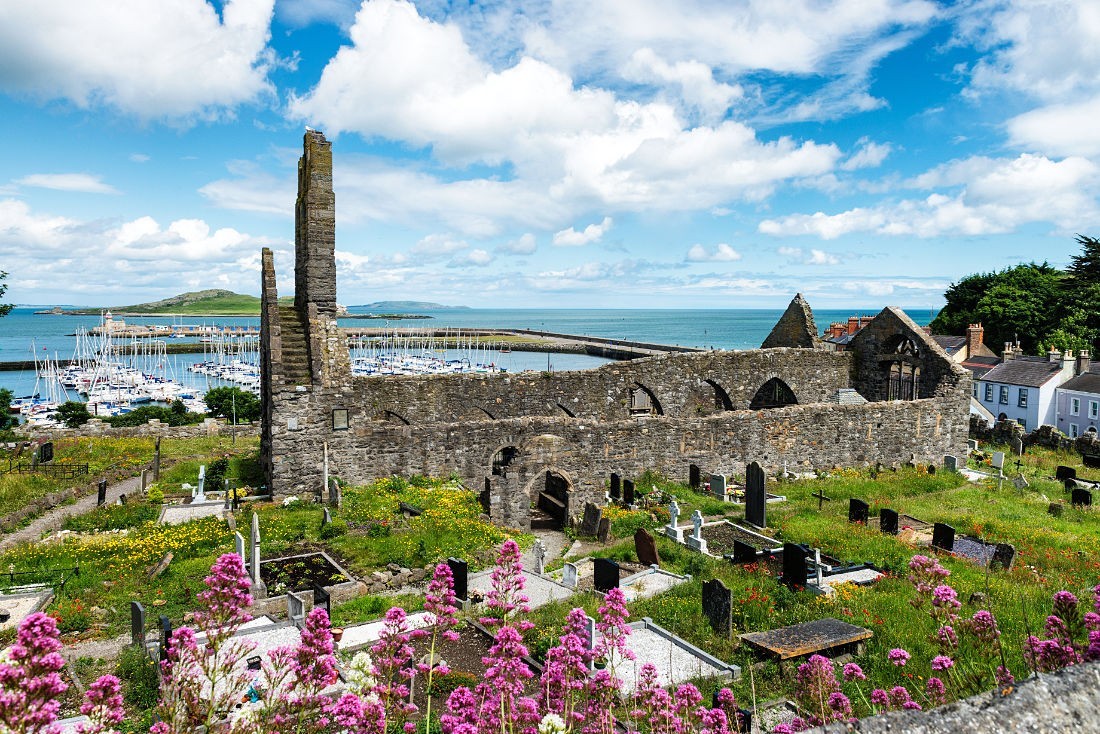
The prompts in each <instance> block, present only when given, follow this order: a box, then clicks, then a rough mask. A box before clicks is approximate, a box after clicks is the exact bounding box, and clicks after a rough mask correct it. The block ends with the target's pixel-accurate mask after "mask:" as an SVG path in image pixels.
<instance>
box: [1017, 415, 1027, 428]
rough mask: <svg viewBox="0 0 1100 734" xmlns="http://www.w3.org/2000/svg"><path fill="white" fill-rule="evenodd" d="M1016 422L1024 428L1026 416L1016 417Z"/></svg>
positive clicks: (1025, 426)
mask: <svg viewBox="0 0 1100 734" xmlns="http://www.w3.org/2000/svg"><path fill="white" fill-rule="evenodd" d="M1016 422H1017V423H1019V424H1020V425H1021V426H1022V427H1023V428H1024V429H1025V430H1026V429H1027V419H1026V418H1017V419H1016Z"/></svg>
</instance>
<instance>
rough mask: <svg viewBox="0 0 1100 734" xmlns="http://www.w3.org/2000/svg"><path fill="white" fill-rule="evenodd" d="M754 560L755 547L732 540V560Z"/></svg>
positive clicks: (749, 561) (745, 561) (740, 561)
mask: <svg viewBox="0 0 1100 734" xmlns="http://www.w3.org/2000/svg"><path fill="white" fill-rule="evenodd" d="M755 560H756V548H753V547H752V546H751V545H749V544H748V543H745V542H742V541H740V540H736V539H735V540H734V541H733V562H734V563H752V562H754V561H755Z"/></svg>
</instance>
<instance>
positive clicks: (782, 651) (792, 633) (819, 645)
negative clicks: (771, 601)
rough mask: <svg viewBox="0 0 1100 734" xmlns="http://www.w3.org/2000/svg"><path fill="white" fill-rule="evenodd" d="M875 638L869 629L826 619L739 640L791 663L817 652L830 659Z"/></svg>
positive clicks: (743, 636)
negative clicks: (846, 649) (793, 659)
mask: <svg viewBox="0 0 1100 734" xmlns="http://www.w3.org/2000/svg"><path fill="white" fill-rule="evenodd" d="M872 637H874V632H872V631H871V630H869V629H866V628H864V627H857V626H856V625H854V624H848V623H847V622H841V621H840V620H839V619H833V618H831V617H826V618H825V619H815V620H814V621H812V622H802V623H801V624H794V625H791V626H789V627H780V628H778V629H774V630H768V631H767V632H749V633H748V634H744V635H740V636H739V639H740V640H741V641H742V642H744V643H745V644H746V645H748V646H749V647H751V648H753V649H754V650H757V651H759V652H761V653H763V654H765V655H768V656H770V657H773V658H777V659H779V660H791V659H792V658H800V657H805V656H807V655H813V654H815V653H820V654H822V655H826V657H830V655H829V653H839V651H840V650H841V649H842V648H849V647H857V646H859V645H860V644H862V643H863V642H865V641H867V640H869V639H871V638H872Z"/></svg>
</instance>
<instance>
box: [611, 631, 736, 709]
mask: <svg viewBox="0 0 1100 734" xmlns="http://www.w3.org/2000/svg"><path fill="white" fill-rule="evenodd" d="M629 626H630V636H629V637H627V645H628V646H629V647H630V649H631V650H633V651H634V656H635V659H634V660H621V661H618V662H617V663H616V664H615V674H616V675H617V676H618V677H619V678H620V679H621V680H622V682H623V687H622V691H623V692H624V693H627V694H629V693H631V692H633V691H634V689H635V687H637V685H638V674H639V673H640V672H641V670H642V666H643V665H645V664H646V663H652V664H653V665H654V666H655V667H656V668H657V671H658V685H661V686H666V687H667V686H675V685H679V684H680V683H685V682H687V681H689V680H692V679H694V678H717V679H719V680H737V679H738V678H740V677H741V668H740V667H738V666H736V665H733V664H731V663H725V662H723V661H721V660H719V659H718V658H716V657H714V656H712V655H708V654H707V653H705V652H703V651H702V650H700V649H699V648H697V647H695V646H694V645H692V644H691V643H689V642H687V641H686V640H684V639H682V638H680V637H677V636H676V635H674V634H672V633H671V632H669V631H668V630H666V629H664V628H663V627H661V626H659V625H657V624H655V623H654V622H653V620H652V619H650V618H648V617H644V618H642V619H640V620H637V621H635V622H631V623H630V625H629ZM597 639H598V638H597Z"/></svg>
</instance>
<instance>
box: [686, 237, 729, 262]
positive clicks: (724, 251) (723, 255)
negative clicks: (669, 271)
mask: <svg viewBox="0 0 1100 734" xmlns="http://www.w3.org/2000/svg"><path fill="white" fill-rule="evenodd" d="M687 259H688V261H690V262H733V261H734V260H740V259H741V253H740V252H738V251H737V250H735V249H733V248H732V247H730V246H729V245H727V244H726V243H724V242H721V243H719V244H718V245H716V246H715V248H714V252H711V251H710V250H708V249H707V248H705V247H703V246H702V245H699V244H696V245H692V247H691V249H690V250H688V254H687Z"/></svg>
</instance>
